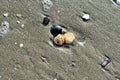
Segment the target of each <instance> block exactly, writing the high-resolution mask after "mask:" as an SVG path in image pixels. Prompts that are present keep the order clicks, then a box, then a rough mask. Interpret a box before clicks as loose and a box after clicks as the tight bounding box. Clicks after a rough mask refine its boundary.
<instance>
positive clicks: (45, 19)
mask: <svg viewBox="0 0 120 80" xmlns="http://www.w3.org/2000/svg"><path fill="white" fill-rule="evenodd" d="M49 22H50V17H48V16H46V17H44V19H43V22H42V24H43V25H44V26H46V25H48V24H49Z"/></svg>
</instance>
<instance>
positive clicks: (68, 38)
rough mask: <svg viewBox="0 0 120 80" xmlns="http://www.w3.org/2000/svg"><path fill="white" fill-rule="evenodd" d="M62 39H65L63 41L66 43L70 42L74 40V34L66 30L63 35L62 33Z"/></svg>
mask: <svg viewBox="0 0 120 80" xmlns="http://www.w3.org/2000/svg"><path fill="white" fill-rule="evenodd" d="M63 37H64V39H65V43H67V44H71V43H72V42H73V41H74V40H75V36H74V34H73V33H71V32H66V33H65V34H64V35H63Z"/></svg>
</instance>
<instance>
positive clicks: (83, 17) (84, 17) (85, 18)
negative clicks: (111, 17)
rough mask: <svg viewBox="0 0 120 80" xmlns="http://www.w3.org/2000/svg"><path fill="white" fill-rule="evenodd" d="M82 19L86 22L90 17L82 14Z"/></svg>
mask: <svg viewBox="0 0 120 80" xmlns="http://www.w3.org/2000/svg"><path fill="white" fill-rule="evenodd" d="M82 19H83V21H88V20H89V19H90V15H89V14H84V15H83V16H82Z"/></svg>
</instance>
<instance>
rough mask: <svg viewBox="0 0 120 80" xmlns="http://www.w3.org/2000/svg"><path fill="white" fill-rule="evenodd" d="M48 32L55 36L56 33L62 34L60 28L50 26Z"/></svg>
mask: <svg viewBox="0 0 120 80" xmlns="http://www.w3.org/2000/svg"><path fill="white" fill-rule="evenodd" d="M50 32H51V34H52V35H53V36H54V37H55V36H57V35H58V34H62V28H59V27H52V28H51V29H50Z"/></svg>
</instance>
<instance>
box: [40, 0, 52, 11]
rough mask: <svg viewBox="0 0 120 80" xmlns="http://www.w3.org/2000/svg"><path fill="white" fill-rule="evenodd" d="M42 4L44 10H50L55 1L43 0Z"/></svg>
mask: <svg viewBox="0 0 120 80" xmlns="http://www.w3.org/2000/svg"><path fill="white" fill-rule="evenodd" d="M42 5H43V10H44V11H48V10H49V9H50V8H51V7H52V5H53V3H52V1H51V0H42Z"/></svg>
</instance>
